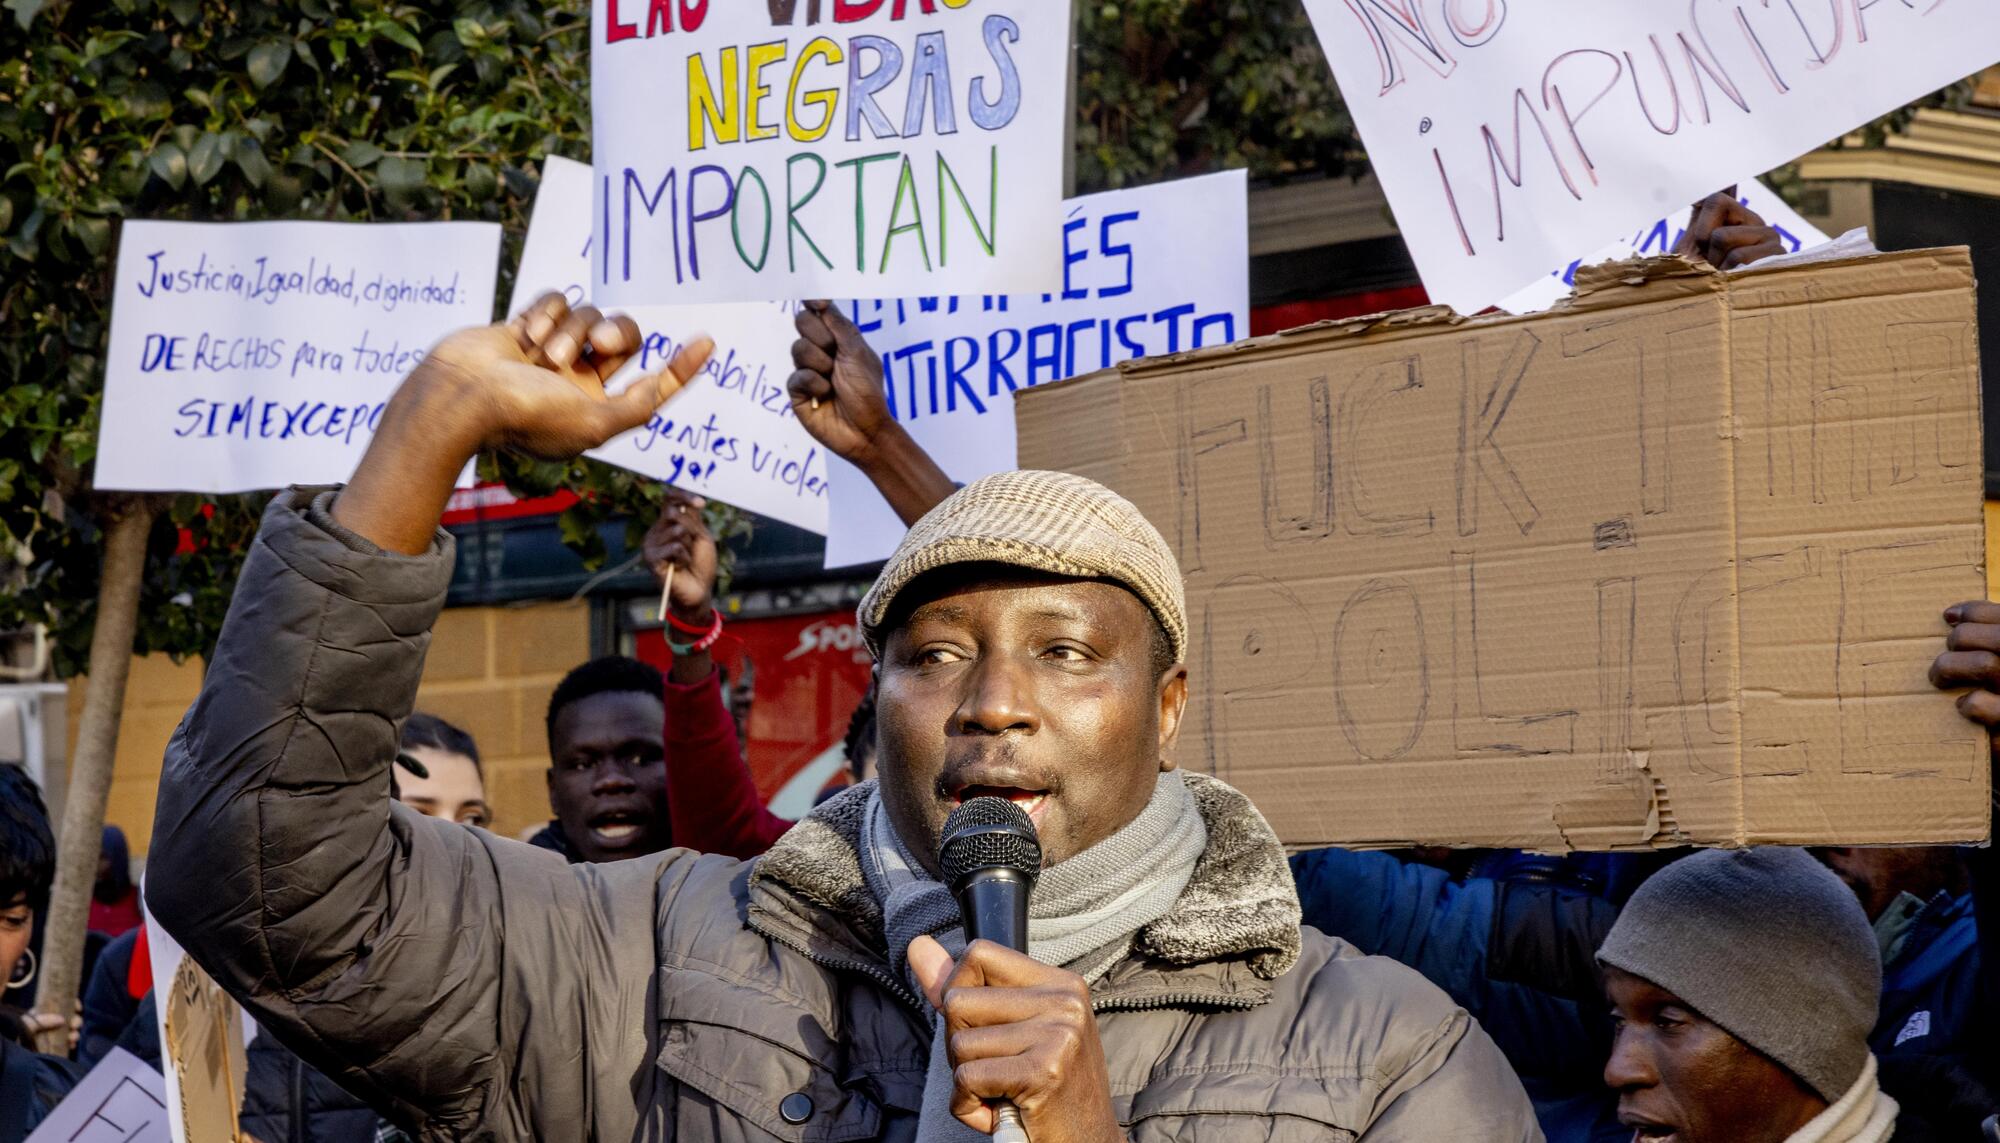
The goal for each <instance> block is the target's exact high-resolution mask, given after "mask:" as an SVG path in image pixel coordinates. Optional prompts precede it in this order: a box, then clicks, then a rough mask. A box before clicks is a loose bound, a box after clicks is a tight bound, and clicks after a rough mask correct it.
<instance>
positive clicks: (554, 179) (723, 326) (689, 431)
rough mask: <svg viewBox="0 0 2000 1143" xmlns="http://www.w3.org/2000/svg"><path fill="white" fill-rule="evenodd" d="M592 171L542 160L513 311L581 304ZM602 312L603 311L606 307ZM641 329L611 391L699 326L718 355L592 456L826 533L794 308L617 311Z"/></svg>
mask: <svg viewBox="0 0 2000 1143" xmlns="http://www.w3.org/2000/svg"><path fill="white" fill-rule="evenodd" d="M589 211H590V168H589V167H587V166H584V165H583V164H582V163H578V162H573V161H571V160H569V159H562V158H556V157H554V156H551V157H549V158H548V159H547V160H546V161H545V162H544V164H543V167H542V186H541V189H540V190H539V191H538V192H536V195H535V213H534V216H533V218H532V219H531V220H530V222H529V224H528V241H527V245H526V246H525V247H524V248H523V249H522V251H521V272H520V273H519V274H518V275H516V276H515V279H514V298H513V302H512V304H511V305H510V306H509V307H508V310H509V312H510V313H518V312H520V311H521V310H522V309H524V308H526V306H527V305H528V303H529V302H532V301H534V300H535V299H536V298H537V297H539V296H541V295H542V294H544V293H547V292H548V291H550V290H556V291H560V292H562V293H564V294H566V295H567V296H568V297H569V300H570V304H571V305H578V304H581V303H582V302H584V301H586V300H588V298H589V296H590V288H589V284H588V283H589V281H590V244H591V237H590V214H589ZM607 308H608V307H607ZM617 309H618V311H619V312H621V313H625V314H629V315H630V316H631V317H632V320H634V321H636V322H638V323H639V328H640V329H641V330H643V331H644V332H645V334H646V347H645V351H644V352H643V353H641V354H640V355H639V356H638V357H637V358H635V359H634V360H633V362H632V364H630V365H628V366H627V367H626V368H625V370H624V371H623V372H621V373H620V374H619V375H618V377H617V378H616V379H615V380H616V384H615V385H614V386H613V388H617V387H618V386H620V385H624V384H629V383H630V381H631V379H632V378H634V377H637V376H639V375H640V373H641V372H648V371H652V370H657V369H664V368H665V367H666V365H667V363H668V362H670V361H672V360H673V357H674V354H675V353H677V352H679V351H680V347H681V346H682V345H683V344H685V343H686V342H687V341H688V339H689V338H692V337H693V336H694V335H696V334H699V333H706V334H707V335H708V336H710V337H712V338H714V339H715V355H714V356H713V357H711V358H710V359H709V362H708V366H707V368H706V370H705V371H704V372H703V373H702V375H701V376H700V377H699V378H697V379H696V380H695V381H694V383H693V384H691V385H689V386H688V387H687V388H685V389H683V390H681V392H680V393H679V394H677V395H675V397H674V399H673V400H672V401H669V402H668V403H667V404H666V406H665V407H663V408H662V409H660V411H659V412H657V413H655V414H654V415H653V419H652V420H651V421H650V422H648V423H647V424H646V425H645V426H644V427H643V428H640V429H637V430H634V431H633V432H629V433H626V434H624V435H623V436H620V437H617V438H615V439H613V440H611V441H609V442H607V443H606V444H605V445H604V446H603V447H602V448H596V449H592V450H591V452H590V455H591V456H593V457H596V458H597V459H598V460H602V461H606V462H609V463H611V464H616V465H619V466H621V467H624V468H629V469H631V470H632V471H634V472H640V473H644V474H646V475H647V476H654V477H658V478H659V479H661V480H664V481H666V482H667V483H668V484H672V485H675V486H677V487H680V488H685V489H687V490H688V491H690V492H697V493H700V494H701V495H703V496H712V497H714V498H716V499H717V500H721V501H724V502H725V503H729V504H734V505H736V506H737V507H739V508H747V509H749V510H750V511H752V512H756V513H758V514H760V515H764V516H769V517H771V518H772V519H774V520H783V521H784V522H785V523H787V524H792V525H795V526H797V527H800V528H804V529H806V530H807V531H809V532H825V531H826V505H827V476H826V464H827V456H826V453H825V451H824V450H823V449H821V448H820V447H819V444H818V443H817V442H815V441H814V440H813V439H812V437H810V436H808V435H807V433H806V431H805V429H803V428H801V427H800V426H799V422H798V418H796V417H794V416H792V404H791V397H790V396H789V395H788V394H787V392H786V390H785V382H786V381H787V380H788V379H789V378H790V377H791V375H792V342H793V340H794V339H796V338H797V337H798V331H797V330H796V329H795V328H793V326H792V314H793V312H794V307H793V306H792V304H791V303H789V302H768V301H767V302H749V303H743V304H739V305H706V306H631V307H625V306H620V307H617Z"/></svg>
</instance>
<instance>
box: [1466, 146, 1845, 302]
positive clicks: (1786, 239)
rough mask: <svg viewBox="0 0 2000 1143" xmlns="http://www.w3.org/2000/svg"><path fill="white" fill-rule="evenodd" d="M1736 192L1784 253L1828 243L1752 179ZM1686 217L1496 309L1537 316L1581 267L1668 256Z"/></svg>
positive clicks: (1652, 228) (1654, 226) (1580, 263)
mask: <svg viewBox="0 0 2000 1143" xmlns="http://www.w3.org/2000/svg"><path fill="white" fill-rule="evenodd" d="M1736 187H1737V191H1736V201H1738V202H1740V203H1742V204H1743V205H1744V206H1746V207H1748V208H1749V209H1750V210H1752V211H1754V212H1755V213H1756V214H1757V216H1758V217H1759V218H1762V219H1763V220H1764V221H1765V222H1767V223H1769V224H1770V226H1771V229H1773V230H1775V231H1777V232H1778V238H1779V240H1780V241H1782V242H1783V243H1784V244H1785V252H1786V253H1787V254H1797V253H1799V252H1800V251H1802V250H1810V249H1812V248H1814V247H1816V246H1821V245H1824V244H1826V243H1827V242H1830V241H1832V239H1830V238H1828V237H1827V235H1826V234H1824V233H1822V232H1821V231H1820V229H1819V227H1817V226H1814V225H1813V224H1812V223H1810V222H1807V221H1806V220H1805V218H1804V217H1803V216H1801V215H1800V214H1799V212H1798V211H1795V210H1793V209H1792V208H1791V207H1790V206H1788V205H1787V204H1786V203H1785V200H1784V199H1781V198H1779V197H1778V196H1777V195H1775V194H1773V193H1771V189H1770V188H1769V187H1766V186H1765V185H1764V184H1763V183H1761V182H1759V181H1757V180H1756V179H1743V180H1740V181H1739V182H1738V183H1737V184H1736ZM1688 214H1689V212H1688V211H1685V210H1682V211H1677V212H1675V214H1674V216H1673V217H1671V218H1657V219H1654V220H1653V221H1652V222H1650V223H1648V224H1646V225H1645V226H1643V227H1641V228H1640V229H1639V230H1638V231H1636V232H1635V233H1633V234H1632V235H1631V236H1630V237H1629V238H1621V239H1619V240H1618V241H1617V242H1613V243H1612V244H1610V245H1609V246H1606V247H1604V248H1603V249H1601V250H1599V251H1598V252H1597V253H1595V254H1592V255H1591V256H1590V257H1588V258H1578V259H1577V260H1576V261H1574V262H1571V263H1570V264H1569V265H1567V266H1564V267H1562V268H1561V269H1559V270H1555V271H1552V272H1551V273H1549V274H1546V275H1544V276H1543V277H1541V278H1538V279H1536V281H1535V283H1534V285H1531V286H1529V287H1528V288H1527V289H1524V290H1519V291H1517V292H1515V293H1513V294H1509V295H1508V296H1507V297H1504V298H1502V299H1500V301H1499V302H1498V303H1497V304H1498V305H1499V307H1500V308H1501V309H1503V310H1506V311H1507V312H1508V313H1510V314H1531V313H1539V312H1541V311H1542V310H1545V309H1548V308H1549V307H1550V306H1552V305H1555V304H1556V303H1557V302H1559V301H1562V300H1563V299H1564V298H1566V297H1569V294H1570V289H1571V287H1573V286H1575V285H1576V272H1577V271H1578V270H1580V269H1582V268H1583V267H1585V266H1598V265H1602V264H1604V263H1606V262H1624V261H1628V260H1630V259H1633V258H1646V257H1650V256H1652V255H1656V254H1671V253H1672V252H1673V249H1674V247H1675V246H1676V245H1677V244H1679V242H1680V240H1681V236H1682V235H1683V234H1685V233H1686V232H1687V224H1688Z"/></svg>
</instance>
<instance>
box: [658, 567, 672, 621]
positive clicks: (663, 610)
mask: <svg viewBox="0 0 2000 1143" xmlns="http://www.w3.org/2000/svg"><path fill="white" fill-rule="evenodd" d="M673 590H674V565H672V564H668V565H667V582H665V583H663V584H661V585H660V622H662V623H665V622H666V621H667V596H668V595H669V594H671V593H672V592H673Z"/></svg>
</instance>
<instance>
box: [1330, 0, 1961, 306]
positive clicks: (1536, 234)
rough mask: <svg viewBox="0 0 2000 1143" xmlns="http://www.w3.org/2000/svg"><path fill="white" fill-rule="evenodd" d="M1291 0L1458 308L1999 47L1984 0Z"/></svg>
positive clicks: (1433, 274)
mask: <svg viewBox="0 0 2000 1143" xmlns="http://www.w3.org/2000/svg"><path fill="white" fill-rule="evenodd" d="M1305 4H1306V10H1307V12H1309V13H1310V14H1311V16H1312V20H1313V27H1314V30H1315V31H1316V32H1317V33H1318V34H1319V40H1320V45H1321V47H1322V48H1324V49H1325V51H1326V57H1327V59H1328V61H1329V62H1331V63H1332V65H1333V74H1334V77H1335V78H1336V79H1337V80H1338V81H1339V83H1340V91H1341V95H1342V96H1343V97H1344V98H1345V101H1346V104H1347V109H1348V111H1349V112H1350V113H1352V114H1353V116H1354V122H1355V125H1356V126H1357V127H1358V128H1359V129H1360V131H1361V138H1362V141H1363V142H1364V143H1366V144H1367V148H1368V158H1369V161H1370V163H1371V165H1372V166H1373V169H1374V170H1375V172H1376V174H1377V175H1378V176H1380V178H1381V180H1382V187H1383V190H1384V191H1385V192H1386V193H1387V194H1388V196H1389V203H1390V205H1391V206H1392V207H1393V208H1394V209H1395V212H1396V221H1397V222H1398V224H1399V225H1400V228H1401V230H1402V232H1403V237H1404V240H1405V241H1406V242H1408V243H1409V246H1410V253H1411V255H1412V256H1413V257H1414V258H1415V259H1416V263H1417V269H1418V271H1419V272H1420V273H1421V274H1422V275H1423V280H1424V288H1425V289H1426V290H1428V291H1429V292H1430V296H1431V298H1432V299H1433V300H1435V301H1437V302H1440V303H1443V304H1445V305H1449V306H1451V307H1453V308H1454V309H1456V310H1458V311H1459V312H1460V313H1477V312H1479V311H1480V310H1482V309H1484V308H1486V307H1487V306H1489V305H1492V304H1494V303H1495V302H1497V301H1499V300H1500V299H1501V298H1504V297H1506V296H1507V295H1509V294H1511V293H1513V292H1514V291H1515V290H1518V289H1520V288H1521V285H1522V283H1524V282H1530V281H1533V280H1534V279H1535V277H1536V276H1537V275H1539V274H1543V273H1546V272H1547V271H1548V268H1549V267H1550V266H1558V265H1562V264H1564V263H1565V262H1567V260H1569V259H1571V258H1574V257H1576V256H1577V253H1578V252H1579V251H1586V250H1595V249H1597V248H1598V247H1599V246H1602V245H1604V244H1605V243H1608V242H1611V241H1614V240H1616V239H1617V238H1618V237H1619V236H1621V235H1624V234H1629V233H1631V232H1632V231H1633V230H1634V229H1636V228H1637V227H1639V226H1642V225H1644V224H1645V223H1646V222H1647V221H1648V220H1650V219H1653V218H1657V217H1658V216H1659V215H1660V214H1661V212H1662V211H1667V210H1679V209H1683V208H1684V204H1687V203H1691V202H1693V201H1695V200H1696V199H1698V198H1701V197H1702V196H1704V195H1707V194H1709V193H1712V192H1713V191H1715V190H1716V189H1718V188H1720V187H1724V186H1727V185H1728V184H1729V181H1730V180H1731V179H1734V178H1737V177H1739V176H1740V175H1741V173H1742V172H1743V171H1745V170H1753V171H1764V170H1770V169H1771V168H1773V167H1776V166H1778V165H1780V164H1782V163H1787V162H1790V161H1791V160H1793V159H1795V158H1797V157H1798V156H1799V155H1801V154H1804V153H1805V152H1807V151H1810V150H1812V149H1813V148H1815V147H1818V146H1820V145H1822V144H1824V143H1825V142H1826V141H1827V140H1829V139H1835V138H1838V137H1839V136H1840V135H1842V134H1844V133H1845V132H1847V131H1851V130H1853V129H1854V128H1856V127H1858V126H1860V125H1862V124H1864V123H1867V122H1869V121H1870V120H1872V119H1875V118H1877V117H1878V116H1882V115H1886V114H1888V113H1889V112H1891V111H1893V110H1895V109H1896V108H1898V107H1901V106H1903V105H1904V104H1906V103H1909V102H1910V101H1911V100H1913V99H1917V98H1918V97H1920V96H1923V95H1927V94H1929V93H1931V92H1933V91H1936V90H1937V89H1938V88H1940V87H1943V86H1945V85H1946V84H1949V83H1952V82H1954V81H1956V80H1958V79H1960V78H1962V77H1964V76H1967V75H1970V74H1972V73H1973V72H1975V71H1978V70H1979V69H1981V68H1984V67H1986V66H1988V65H1990V64H1992V63H1993V62H1994V61H1996V60H2000V6H1996V5H1993V4H1962V3H1961V4H1941V3H1892V4H1885V3H1874V2H1864V0H1816V2H1813V3H1797V2H1792V0H1787V2H1786V3H1779V4H1773V3H1765V4H1761V5H1760V4H1748V3H1734V4H1731V3H1706V2H1695V3H1689V4H1665V3H1660V2H1658V0H1594V2H1592V3H1567V4H1555V3H1522V2H1521V0H1512V2H1509V0H1483V2H1471V0H1305Z"/></svg>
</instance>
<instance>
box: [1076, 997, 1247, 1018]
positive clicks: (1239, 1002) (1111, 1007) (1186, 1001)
mask: <svg viewBox="0 0 2000 1143" xmlns="http://www.w3.org/2000/svg"><path fill="white" fill-rule="evenodd" d="M1263 1003H1264V1002H1263V1001H1262V1000H1249V999H1245V998H1244V997H1241V996H1224V995H1222V994H1221V993H1217V992H1172V993H1168V994H1167V995H1165V996H1153V997H1148V998H1147V999H1144V1000H1120V999H1118V998H1117V997H1115V996H1114V997H1111V998H1110V999H1108V1000H1096V999H1093V1000H1092V1001H1091V1002H1090V1007H1091V1009H1092V1010H1093V1011H1095V1012H1098V1013H1099V1014H1102V1013H1106V1012H1152V1011H1157V1010H1159V1009H1162V1008H1195V1007H1202V1008H1219V1009H1223V1010H1225V1011H1231V1012H1248V1011H1249V1010H1251V1009H1252V1008H1256V1007H1258V1006H1259V1005H1261V1004H1263Z"/></svg>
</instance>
